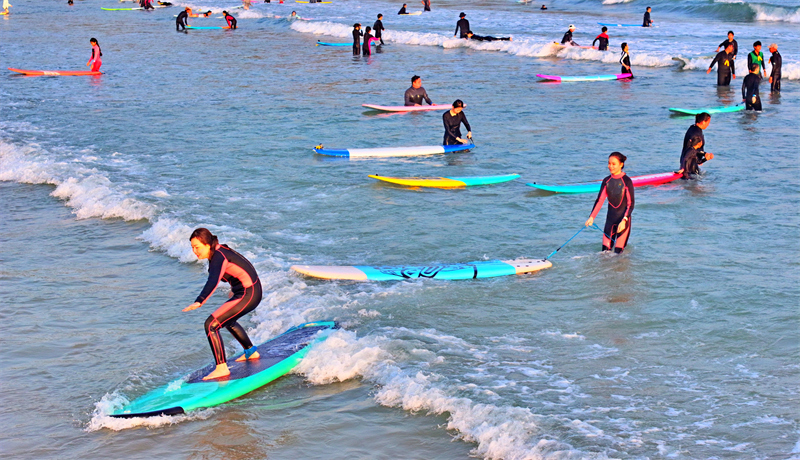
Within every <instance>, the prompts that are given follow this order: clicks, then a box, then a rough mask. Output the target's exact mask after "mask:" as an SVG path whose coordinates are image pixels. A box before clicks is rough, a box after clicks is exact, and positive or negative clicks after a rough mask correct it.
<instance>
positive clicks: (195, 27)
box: [186, 25, 230, 30]
mask: <svg viewBox="0 0 800 460" xmlns="http://www.w3.org/2000/svg"><path fill="white" fill-rule="evenodd" d="M186 28H187V29H200V30H211V29H230V27H228V26H206V27H197V26H188V25H187V26H186Z"/></svg>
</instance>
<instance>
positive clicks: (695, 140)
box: [689, 136, 703, 148]
mask: <svg viewBox="0 0 800 460" xmlns="http://www.w3.org/2000/svg"><path fill="white" fill-rule="evenodd" d="M702 143H703V138H702V137H700V136H692V137H691V139H689V147H691V148H694V146H695V145H697V144H702Z"/></svg>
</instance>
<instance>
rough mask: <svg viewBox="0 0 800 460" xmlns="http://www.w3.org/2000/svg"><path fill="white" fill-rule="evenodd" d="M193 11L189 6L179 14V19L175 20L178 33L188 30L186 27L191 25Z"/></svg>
mask: <svg viewBox="0 0 800 460" xmlns="http://www.w3.org/2000/svg"><path fill="white" fill-rule="evenodd" d="M191 11H192V9H191V8H189V7H188V6H187V7H186V8H185V9H184V10H183V11H181V12H180V13H178V17H176V18H175V31H176V32H180V31H185V30H186V26H188V25H189V13H190V12H191Z"/></svg>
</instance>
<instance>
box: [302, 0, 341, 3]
mask: <svg viewBox="0 0 800 460" xmlns="http://www.w3.org/2000/svg"><path fill="white" fill-rule="evenodd" d="M295 3H312V2H307V1H306V2H304V1H301V0H295ZM313 3H333V2H313Z"/></svg>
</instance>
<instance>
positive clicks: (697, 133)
mask: <svg viewBox="0 0 800 460" xmlns="http://www.w3.org/2000/svg"><path fill="white" fill-rule="evenodd" d="M710 124H711V115H710V114H709V113H707V112H703V113H698V114H697V115H695V116H694V124H693V125H692V126H689V129H687V130H686V134H684V135H683V147H682V148H681V151H684V150H686V148H687V147H690V145H689V144H691V142H690V139H691V138H693V137H699V138H700V140H701V141H703V143H702V144H701V145H700V150H704V149H705V147H706V137H705V135H703V131H704V130H705V129H706V128H708V125H710ZM708 155H711V156H710V157H709V160H710V159H711V158H714V154H713V153H708Z"/></svg>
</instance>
